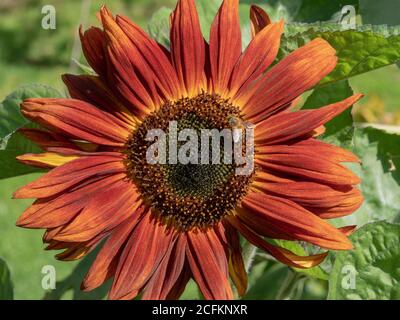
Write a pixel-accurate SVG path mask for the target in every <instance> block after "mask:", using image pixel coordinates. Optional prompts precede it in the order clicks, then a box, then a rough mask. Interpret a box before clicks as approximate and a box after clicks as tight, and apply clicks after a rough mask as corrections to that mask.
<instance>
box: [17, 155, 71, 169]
mask: <svg viewBox="0 0 400 320" xmlns="http://www.w3.org/2000/svg"><path fill="white" fill-rule="evenodd" d="M78 158H79V157H78V156H71V155H69V156H67V155H62V154H58V153H53V152H46V153H40V154H32V153H28V154H24V155H22V156H19V157H17V160H18V161H20V162H22V163H24V164H27V165H31V166H35V167H39V168H55V167H59V166H62V165H63V164H66V163H68V162H70V161H72V160H76V159H78Z"/></svg>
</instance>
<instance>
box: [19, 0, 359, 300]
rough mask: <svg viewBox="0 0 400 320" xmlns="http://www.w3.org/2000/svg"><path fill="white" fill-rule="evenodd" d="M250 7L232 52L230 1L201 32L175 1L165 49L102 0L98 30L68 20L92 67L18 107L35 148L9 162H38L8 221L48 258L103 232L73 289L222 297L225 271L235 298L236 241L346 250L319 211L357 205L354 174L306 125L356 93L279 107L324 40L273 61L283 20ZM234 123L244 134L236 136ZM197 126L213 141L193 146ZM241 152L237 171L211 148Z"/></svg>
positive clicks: (331, 58) (332, 60) (315, 63)
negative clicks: (23, 203)
mask: <svg viewBox="0 0 400 320" xmlns="http://www.w3.org/2000/svg"><path fill="white" fill-rule="evenodd" d="M250 17H251V22H252V40H251V42H250V44H249V45H248V47H247V48H246V49H244V50H243V49H242V38H241V30H240V22H239V15H238V0H224V1H223V2H222V5H221V7H220V9H219V11H218V13H217V15H216V17H215V19H214V22H213V24H212V26H211V31H210V39H209V41H206V40H205V39H204V37H203V35H202V33H201V28H200V23H199V17H198V14H197V10H196V6H195V2H194V0H179V1H178V3H177V6H176V8H175V10H174V12H173V14H172V15H171V33H170V40H171V41H170V44H171V45H170V48H165V47H163V46H162V45H160V44H159V43H157V42H156V41H155V40H154V39H152V38H151V37H150V36H149V35H148V34H147V33H146V32H145V31H144V30H142V29H141V28H140V27H139V26H137V25H136V24H134V23H133V22H131V21H130V20H129V19H128V18H126V17H124V16H119V15H117V16H113V15H112V14H111V12H109V10H108V9H107V8H106V7H102V8H101V10H100V13H99V18H100V22H101V24H102V28H99V27H92V28H90V29H88V30H86V31H83V30H80V37H81V41H82V47H83V51H84V54H85V57H86V59H87V61H88V63H89V64H90V65H91V67H92V68H93V70H94V71H95V73H96V75H92V76H89V75H80V76H76V75H64V76H63V80H64V82H65V84H66V85H67V87H68V90H69V93H70V95H71V98H68V99H28V100H26V101H24V103H23V104H22V106H21V111H22V114H23V115H24V116H25V117H26V118H28V119H30V120H32V121H34V122H36V123H37V124H39V125H40V126H41V128H40V129H24V130H23V131H22V133H23V134H24V135H25V136H26V137H27V138H28V139H30V140H32V141H34V142H35V143H37V144H38V145H39V146H40V147H41V148H42V149H43V150H44V152H43V153H41V154H27V155H22V156H20V157H18V159H19V160H20V161H21V162H23V163H25V164H28V165H33V166H38V167H41V168H46V169H48V170H49V171H48V173H46V174H45V175H43V176H42V177H41V178H39V179H38V180H36V181H34V182H32V183H29V184H28V185H26V186H24V187H22V188H21V189H19V190H18V191H16V193H15V198H35V199H37V200H36V201H35V202H34V203H33V204H32V205H31V206H30V207H29V208H28V209H26V210H25V212H24V213H23V214H22V216H21V217H20V218H19V220H18V222H17V224H18V225H19V226H22V227H27V228H42V229H46V231H45V234H44V237H43V240H44V242H45V243H47V244H48V249H55V250H60V249H63V250H64V251H63V252H61V253H59V254H58V255H57V257H58V258H59V259H61V260H75V259H79V258H82V257H84V256H85V255H86V254H88V253H89V252H90V251H92V250H93V249H94V248H95V247H97V246H99V245H100V243H104V244H103V245H102V248H101V249H100V251H99V253H98V255H97V258H96V260H95V262H94V263H93V265H92V267H91V269H90V270H89V272H88V274H87V275H86V277H85V278H84V280H83V283H82V288H83V290H92V289H94V288H97V287H99V286H100V285H102V284H103V283H104V282H105V281H106V280H108V279H109V278H112V279H113V284H112V288H111V291H110V298H111V299H132V298H134V297H136V296H137V295H139V294H141V295H142V297H143V298H144V299H177V298H179V297H180V295H181V294H182V292H183V290H184V288H185V286H186V284H187V282H188V281H189V280H190V279H191V278H192V279H194V280H195V281H196V283H197V284H198V286H199V288H200V290H201V292H202V293H203V295H204V297H205V298H207V299H231V298H233V290H232V288H231V283H230V279H231V280H232V281H233V283H234V284H235V286H236V288H237V291H238V293H239V295H244V294H245V292H246V288H247V274H246V269H245V264H244V261H243V258H242V253H241V245H240V236H242V237H244V238H245V239H246V240H247V241H249V242H250V243H252V244H253V245H255V246H257V247H258V248H260V249H262V250H265V251H266V252H268V253H269V254H271V255H272V256H274V257H275V258H276V259H277V260H279V261H281V262H283V263H285V264H288V265H290V266H293V267H296V268H310V267H313V266H315V265H317V264H319V263H320V262H321V261H322V260H323V259H324V258H325V257H326V254H327V253H326V252H321V253H319V254H315V255H312V256H298V255H296V254H294V253H293V252H290V251H288V250H286V249H284V248H280V247H278V246H275V245H272V244H271V242H270V241H268V239H285V240H291V241H305V242H308V243H310V244H313V245H315V246H318V247H321V248H326V249H333V250H347V249H351V248H352V245H351V243H350V241H349V239H348V238H347V236H348V235H349V234H350V233H351V232H352V231H353V230H354V227H353V226H350V227H345V228H339V229H337V228H335V227H333V226H332V225H330V224H329V223H328V222H327V221H326V219H332V218H337V217H342V216H345V215H349V214H351V213H352V212H354V211H355V210H356V209H357V208H358V207H359V206H360V205H361V203H362V195H361V193H360V191H359V190H358V189H357V187H356V185H357V184H359V183H360V181H359V178H358V177H357V176H356V175H354V174H353V173H352V172H351V171H350V170H349V169H347V167H346V166H344V165H343V163H344V162H357V161H358V159H357V157H355V156H354V155H353V154H351V153H350V152H348V151H346V150H343V149H341V148H339V147H336V146H333V145H329V144H326V143H324V142H322V141H321V140H319V139H318V136H319V135H320V134H322V133H323V131H324V129H323V128H324V127H323V126H324V124H325V123H326V122H328V121H330V120H331V119H333V118H334V117H335V116H337V115H338V114H340V113H341V112H343V111H344V110H345V109H347V108H349V107H350V106H351V105H353V104H354V103H355V102H357V101H358V100H359V99H360V98H361V95H354V96H351V97H349V98H348V99H346V100H344V101H341V102H338V103H335V104H332V105H328V106H325V107H322V108H320V109H315V110H300V111H294V108H293V106H294V105H295V103H296V101H298V98H299V97H300V96H301V95H302V94H303V93H304V92H306V91H308V90H310V89H312V88H313V87H314V86H315V85H316V84H318V83H319V82H320V81H321V80H322V79H323V78H324V77H325V76H326V75H328V74H329V73H330V72H331V71H332V70H333V69H334V68H335V66H336V63H337V57H336V53H335V50H334V49H333V48H332V47H331V46H330V45H329V44H328V43H327V42H326V41H325V40H322V39H315V40H313V41H311V42H310V43H308V44H306V45H305V46H303V47H301V48H300V49H298V50H296V51H294V52H292V53H291V54H289V55H288V56H286V57H285V58H284V59H282V60H281V61H279V62H278V63H276V64H273V62H274V61H275V60H276V57H277V53H278V50H279V45H280V37H281V34H282V32H283V28H284V24H283V21H280V22H276V23H273V22H271V20H270V19H269V17H268V15H267V14H266V13H265V12H264V11H263V10H262V9H261V8H259V7H257V6H252V7H251V10H250ZM248 128H251V131H249V132H251V134H250V135H249V136H250V137H251V139H250V140H249V139H239V138H238V136H237V134H241V133H243V134H247V130H248ZM213 132H214V133H218V134H220V135H221V136H220V138H221V139H216V140H215V141H214V142H215V143H211V144H210V143H208V144H204V141H208V142H210V140H209V139H208V138H209V137H208V136H207V134H210V133H213ZM224 132H225V133H228V135H224ZM152 133H153V134H154V133H155V136H151V134H152ZM161 133H168V134H165V135H163V134H161ZM173 133H176V135H174V134H173ZM231 133H232V134H231ZM229 134H230V135H229ZM156 136H157V139H155V137H156ZM182 137H183V138H182ZM201 138H204V140H203V139H201ZM226 141H228V142H229V143H226ZM161 142H164V144H162V143H161ZM188 142H191V144H188ZM155 145H157V148H158V149H157V152H155V153H154V152H153V153H151V152H152V151H154V150H153V148H154V147H155ZM162 145H163V147H160V146H162ZM226 145H230V146H231V148H227V149H225V147H226ZM249 145H250V146H249ZM215 150H217V151H218V152H216V153H215V154H216V155H215V156H214V154H213V152H214V151H215ZM237 150H239V151H237ZM248 150H250V151H251V152H250V157H251V162H252V166H251V170H250V171H249V172H248V174H238V172H239V171H238V170H239V169H241V168H242V167H243V166H244V165H245V164H246V162H243V161H242V162H235V161H225V159H226V158H227V159H233V158H235V157H236V156H237V157H238V158H242V160H243V159H248V155H249V154H248V152H247V151H248ZM162 151H165V152H164V153H163V152H162ZM149 154H153V157H150V158H149ZM163 154H164V155H165V156H166V155H168V157H165V159H164V158H163V156H162V155H163ZM180 155H182V157H180ZM154 158H157V161H153V160H154ZM182 158H183V159H184V160H182ZM235 159H236V158H235ZM160 160H161V161H160Z"/></svg>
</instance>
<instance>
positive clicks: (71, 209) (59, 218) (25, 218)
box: [17, 174, 124, 239]
mask: <svg viewBox="0 0 400 320" xmlns="http://www.w3.org/2000/svg"><path fill="white" fill-rule="evenodd" d="M122 179H124V175H121V174H116V175H112V176H108V177H104V178H100V179H92V180H90V181H88V182H86V183H84V184H83V185H82V186H78V187H77V188H74V189H71V190H67V191H65V192H64V193H62V194H60V195H59V196H57V197H52V198H43V199H39V200H36V201H35V202H34V203H33V204H32V205H31V206H30V207H29V208H27V209H26V210H25V211H24V212H23V214H22V215H21V216H20V217H19V219H18V221H17V225H18V226H19V227H24V228H40V229H45V228H56V227H59V226H63V225H65V224H66V223H68V222H69V221H71V220H72V219H73V218H74V217H75V216H76V215H77V214H78V213H79V212H80V211H81V210H82V209H83V208H84V207H85V206H86V205H87V204H88V203H89V202H90V201H91V196H90V195H91V194H93V193H95V192H101V191H102V190H103V189H107V188H109V186H111V185H113V184H114V183H115V182H116V181H118V180H122ZM60 231H61V230H57V232H56V233H55V231H53V232H52V234H49V235H48V238H47V239H50V238H51V239H53V238H54V237H55V236H56V234H58V233H60Z"/></svg>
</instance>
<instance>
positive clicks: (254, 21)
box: [250, 5, 271, 38]
mask: <svg viewBox="0 0 400 320" xmlns="http://www.w3.org/2000/svg"><path fill="white" fill-rule="evenodd" d="M250 21H251V34H252V36H253V38H254V37H255V36H256V35H257V34H258V33H259V32H260V31H261V30H263V29H264V28H265V27H267V26H268V25H269V24H271V19H270V17H269V16H268V14H267V13H266V12H265V11H264V10H263V9H262V8H261V7H259V6H256V5H252V6H251V7H250Z"/></svg>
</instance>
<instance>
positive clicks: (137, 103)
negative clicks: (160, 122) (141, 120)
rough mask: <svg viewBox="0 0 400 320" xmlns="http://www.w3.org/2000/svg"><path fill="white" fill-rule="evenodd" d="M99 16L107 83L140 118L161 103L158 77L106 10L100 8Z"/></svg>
mask: <svg viewBox="0 0 400 320" xmlns="http://www.w3.org/2000/svg"><path fill="white" fill-rule="evenodd" d="M100 16H101V21H102V24H103V27H104V33H105V35H106V43H107V61H108V67H109V72H108V83H109V85H110V86H112V88H113V89H115V90H116V91H117V92H118V93H119V97H120V98H121V99H123V101H124V104H126V105H127V107H128V108H129V110H131V111H132V112H133V113H134V114H135V115H136V116H138V117H142V116H143V115H145V114H148V113H150V112H152V111H153V110H154V109H155V108H156V107H157V106H158V104H159V103H160V96H159V94H158V90H157V85H156V79H157V77H156V75H155V74H154V72H153V71H152V69H151V68H150V66H149V65H148V63H147V62H146V60H145V59H144V58H143V56H142V54H141V53H140V51H139V50H138V49H137V47H136V46H135V45H134V44H133V43H132V41H131V40H130V39H129V38H128V36H127V35H126V34H125V32H124V31H123V30H122V29H121V27H120V26H119V25H118V24H117V22H116V21H115V20H114V17H113V16H112V15H111V13H110V12H109V11H108V10H107V8H105V7H102V9H101V10H100Z"/></svg>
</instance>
